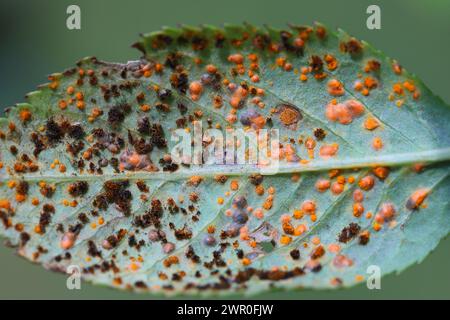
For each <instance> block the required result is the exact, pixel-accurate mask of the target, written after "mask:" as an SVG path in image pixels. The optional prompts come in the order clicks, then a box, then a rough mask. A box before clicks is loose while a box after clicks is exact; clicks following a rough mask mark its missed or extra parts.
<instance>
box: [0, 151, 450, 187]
mask: <svg viewBox="0 0 450 320" xmlns="http://www.w3.org/2000/svg"><path fill="white" fill-rule="evenodd" d="M449 160H450V147H448V148H441V149H431V150H426V151H420V152H408V153H398V154H387V155H380V156H369V157H360V158H356V159H354V158H347V159H340V160H315V161H311V162H310V163H307V164H301V163H294V164H292V165H281V166H280V167H279V169H278V170H277V172H276V173H275V174H286V173H295V172H317V171H328V170H331V169H352V168H367V167H369V168H370V167H375V166H388V167H395V166H402V165H408V164H414V163H422V162H424V163H434V162H445V161H449ZM253 173H260V174H263V175H270V174H268V173H264V172H262V171H261V168H260V167H258V166H255V165H210V166H199V168H195V169H190V170H182V171H179V172H172V173H169V172H144V171H139V172H126V173H103V174H101V175H96V174H79V175H40V174H36V175H22V176H20V175H17V176H15V175H6V176H5V177H1V178H0V182H6V181H7V180H10V179H14V178H20V179H23V180H25V181H41V180H45V181H75V180H86V181H89V180H98V179H102V178H103V179H104V180H122V179H130V180H133V179H140V180H145V179H166V180H180V179H186V178H189V177H191V176H192V175H201V176H203V177H213V176H215V175H231V176H233V175H249V174H253Z"/></svg>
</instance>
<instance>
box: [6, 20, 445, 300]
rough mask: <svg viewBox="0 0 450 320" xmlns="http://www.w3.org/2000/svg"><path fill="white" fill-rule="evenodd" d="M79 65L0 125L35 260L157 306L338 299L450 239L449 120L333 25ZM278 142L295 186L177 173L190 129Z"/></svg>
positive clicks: (224, 169) (161, 47)
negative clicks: (304, 293)
mask: <svg viewBox="0 0 450 320" xmlns="http://www.w3.org/2000/svg"><path fill="white" fill-rule="evenodd" d="M135 46H136V47H137V48H139V49H140V50H141V51H142V52H143V53H144V56H143V57H142V58H141V59H140V60H138V61H133V62H128V63H127V64H112V63H105V62H100V61H98V60H97V59H95V58H87V59H84V60H82V61H80V62H79V63H78V64H77V66H76V67H75V68H73V69H70V70H67V71H65V72H64V73H62V74H54V75H52V76H50V83H49V84H47V85H44V86H42V87H40V88H39V91H36V92H32V93H30V94H28V96H27V102H26V103H22V104H18V105H17V106H15V107H12V108H10V109H9V110H8V111H7V117H6V118H1V119H0V146H1V147H0V218H1V224H0V234H2V235H3V236H4V237H5V238H6V239H7V241H8V243H9V244H11V245H12V246H15V247H17V248H18V252H19V254H20V255H22V256H24V257H26V258H28V259H30V260H32V261H34V262H38V263H40V264H42V265H43V266H44V267H45V268H48V269H51V270H57V271H61V272H65V271H66V268H67V267H68V266H69V265H78V266H80V267H81V270H82V274H83V278H84V279H86V280H88V281H92V282H94V283H99V284H106V285H109V286H114V287H120V288H133V289H135V290H139V291H141V290H144V291H145V290H149V291H150V292H159V291H163V292H167V293H169V292H174V293H179V292H188V293H189V292H210V291H216V292H225V293H226V292H234V291H241V292H245V293H254V292H260V291H264V290H268V289H270V288H298V287H306V288H334V287H340V286H351V285H354V284H356V283H358V282H361V281H364V279H365V278H366V276H367V273H366V270H367V268H368V266H370V265H377V266H379V267H380V268H381V271H382V274H387V273H390V272H393V271H401V270H403V269H404V268H406V267H407V266H409V265H411V264H413V263H416V262H420V261H421V260H422V259H424V258H425V256H426V255H427V254H428V253H429V252H430V251H431V250H432V249H433V248H435V247H436V245H437V244H438V242H439V240H440V239H441V238H442V237H444V236H446V235H447V234H448V233H449V228H450V227H449V226H450V216H449V214H448V210H449V202H448V194H449V193H450V183H449V182H450V181H449V179H450V178H449V158H450V134H449V130H448V123H450V110H449V107H448V105H446V104H445V103H443V102H442V101H441V100H440V99H439V98H437V97H435V96H434V95H433V94H432V93H431V92H430V91H429V90H428V89H427V88H426V87H425V86H424V85H423V84H422V83H421V82H420V81H419V80H418V79H416V78H415V77H414V76H413V75H411V74H409V73H408V72H406V71H405V70H403V69H402V68H401V66H400V65H399V64H398V63H397V62H395V61H393V60H391V59H389V58H387V57H385V56H384V55H383V54H381V53H380V52H379V51H376V50H374V49H373V48H372V47H370V45H368V44H367V43H364V42H360V41H358V40H356V39H354V38H352V37H350V36H348V35H347V34H345V33H344V32H342V31H339V32H337V33H332V32H331V31H330V30H327V29H326V28H325V27H324V26H322V25H316V26H314V27H296V26H292V27H290V28H289V30H275V29H270V28H269V29H259V28H255V27H252V26H226V27H225V28H223V29H220V28H216V27H211V26H205V27H201V28H194V27H183V28H181V29H172V28H166V29H164V30H163V31H159V32H155V33H151V34H147V35H144V36H143V38H142V40H141V41H140V42H138V43H137V44H136V45H135ZM194 121H199V122H201V123H202V125H203V127H204V128H217V129H224V130H225V129H226V128H228V129H230V128H231V129H232V128H234V129H236V128H245V127H247V128H253V129H262V128H276V129H278V130H279V131H280V149H281V152H280V153H281V156H282V159H281V162H280V171H279V173H278V174H274V175H260V174H259V170H258V167H256V166H252V165H244V166H241V165H239V166H238V165H234V166H230V165H225V166H224V165H217V166H209V165H203V166H200V167H189V166H186V165H178V164H176V163H174V162H172V161H171V159H170V157H169V156H168V154H169V153H170V150H172V148H173V146H174V145H175V144H176V143H175V142H174V141H172V140H171V139H170V136H171V133H172V132H173V131H174V130H175V129H179V128H181V129H185V130H186V131H189V130H193V129H194V128H193V122H194Z"/></svg>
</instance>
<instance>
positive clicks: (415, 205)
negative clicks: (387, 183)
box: [406, 188, 430, 210]
mask: <svg viewBox="0 0 450 320" xmlns="http://www.w3.org/2000/svg"><path fill="white" fill-rule="evenodd" d="M429 192H430V190H429V189H425V188H422V189H418V190H416V191H414V192H413V194H412V195H411V196H410V197H409V198H408V200H407V201H406V208H408V209H409V210H417V209H419V207H420V205H421V204H422V203H423V202H424V200H425V199H426V197H427V196H428V194H429Z"/></svg>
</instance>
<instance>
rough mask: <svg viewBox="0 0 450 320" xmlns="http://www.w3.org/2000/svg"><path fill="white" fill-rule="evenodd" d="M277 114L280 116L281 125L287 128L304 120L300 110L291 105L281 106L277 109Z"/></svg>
mask: <svg viewBox="0 0 450 320" xmlns="http://www.w3.org/2000/svg"><path fill="white" fill-rule="evenodd" d="M276 112H277V113H278V114H279V118H280V121H281V123H283V124H284V125H285V126H287V127H288V126H292V125H295V124H297V123H298V122H299V121H300V120H302V119H303V115H302V114H301V112H300V110H299V109H298V108H297V107H295V106H293V105H290V104H280V105H278V106H277V107H276Z"/></svg>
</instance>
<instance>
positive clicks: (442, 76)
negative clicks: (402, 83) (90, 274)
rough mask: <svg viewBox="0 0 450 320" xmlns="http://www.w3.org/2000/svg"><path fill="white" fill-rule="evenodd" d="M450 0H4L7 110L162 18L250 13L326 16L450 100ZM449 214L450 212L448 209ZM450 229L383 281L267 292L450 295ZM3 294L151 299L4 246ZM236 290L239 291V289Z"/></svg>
mask: <svg viewBox="0 0 450 320" xmlns="http://www.w3.org/2000/svg"><path fill="white" fill-rule="evenodd" d="M70 4H77V5H79V6H80V7H81V25H82V29H81V30H72V31H71V30H68V29H67V28H66V17H67V15H66V8H67V6H68V5H70ZM370 4H378V5H379V6H380V7H381V23H382V29H381V30H368V29H367V28H366V18H367V14H366V8H367V6H368V5H370ZM449 16H450V0H433V1H424V0H389V1H376V0H370V1H366V0H345V1H320V0H312V1H300V0H296V1H293V0H290V1H284V0H273V1H262V0H257V1H254V0H238V1H236V0H222V1H217V0H216V1H211V0H210V1H205V0H191V1H188V0H182V1H171V0H165V1H154V0H139V1H134V0H127V1H112V0H108V1H107V0H89V1H88V0H86V1H81V0H70V1H67V0H58V1H57V0H53V1H51V0H39V1H37V0H36V1H24V0H1V1H0V48H1V49H0V73H1V76H0V110H3V108H4V107H6V106H10V105H13V104H14V103H16V102H20V101H22V100H23V96H24V94H25V93H27V92H29V91H32V90H34V89H35V87H36V86H37V85H38V84H40V83H43V82H46V75H48V74H49V73H52V72H56V71H62V70H64V69H66V68H68V67H71V66H73V64H74V62H75V61H77V60H78V59H80V58H82V57H85V56H90V55H94V56H96V57H98V58H99V59H102V60H106V61H113V62H125V61H128V60H133V59H136V58H138V57H139V56H140V53H139V52H138V51H136V50H135V49H132V48H131V47H130V45H131V44H132V43H133V42H135V41H136V40H137V38H138V36H139V33H141V32H148V31H153V30H156V29H158V28H160V27H161V26H163V25H170V26H174V25H177V24H182V23H185V24H192V25H198V24H200V23H208V24H222V23H224V22H235V23H239V22H243V21H246V22H250V23H252V24H257V25H262V24H271V25H275V26H279V27H281V26H284V25H286V23H289V22H292V23H298V24H301V23H303V24H310V23H312V22H313V21H321V22H323V23H325V24H327V25H328V26H329V27H333V28H336V27H341V28H343V29H344V30H346V31H347V32H349V33H351V34H353V35H355V36H357V37H358V38H360V39H364V40H366V41H368V42H370V43H371V44H372V45H374V46H375V47H376V48H378V49H380V50H382V51H384V52H385V53H386V54H387V55H389V56H391V57H393V58H395V59H398V60H399V61H400V62H401V64H402V65H403V66H404V67H406V68H407V69H408V70H410V71H413V72H415V73H416V74H417V75H418V76H419V77H420V78H422V79H423V80H424V82H425V83H426V84H427V85H428V86H429V87H430V88H431V89H432V91H434V92H435V93H436V94H437V95H439V96H441V97H442V98H443V99H444V100H445V101H446V102H447V103H449V102H450V90H449V80H448V76H449V75H450V59H449V56H450V42H449V41H448V39H449V38H448V37H449V36H448V35H449V34H450V19H449ZM449 126H450V124H449ZM449 214H450V213H449ZM449 253H450V238H447V239H446V240H443V241H442V242H441V244H440V245H439V246H438V248H437V249H436V250H435V251H434V252H433V253H432V254H430V256H429V257H428V258H427V259H425V261H424V262H422V263H421V264H419V265H415V266H412V267H410V268H409V269H407V270H406V271H404V272H403V273H402V274H401V275H389V276H387V277H385V278H383V279H382V289H381V290H368V289H367V288H366V287H365V285H360V286H358V287H355V288H352V289H347V290H336V291H298V292H291V293H287V292H274V293H269V294H264V295H259V296H256V297H255V298H264V299H310V298H321V299H329V298H335V299H336V298H338V299H347V298H355V299H382V298H384V299H389V298H424V299H427V298H437V299H444V298H445V299H450V254H449ZM0 268H1V270H0V298H3V299H9V298H25V299H33V298H34V299H36V298H39V299H44V298H52V299H80V298H84V299H90V298H98V299H136V298H139V299H149V298H155V296H151V295H137V294H132V293H128V292H121V291H116V290H113V289H108V288H103V287H95V286H92V285H89V284H86V283H83V284H82V289H81V290H73V291H69V290H67V289H66V277H65V276H64V275H61V274H55V273H51V272H48V271H45V270H43V269H42V268H41V267H39V266H36V265H33V264H31V263H29V262H28V261H25V260H24V259H22V258H19V257H17V256H16V255H15V254H14V252H13V250H11V249H8V248H5V247H4V246H0ZM232 298H237V297H232Z"/></svg>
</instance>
